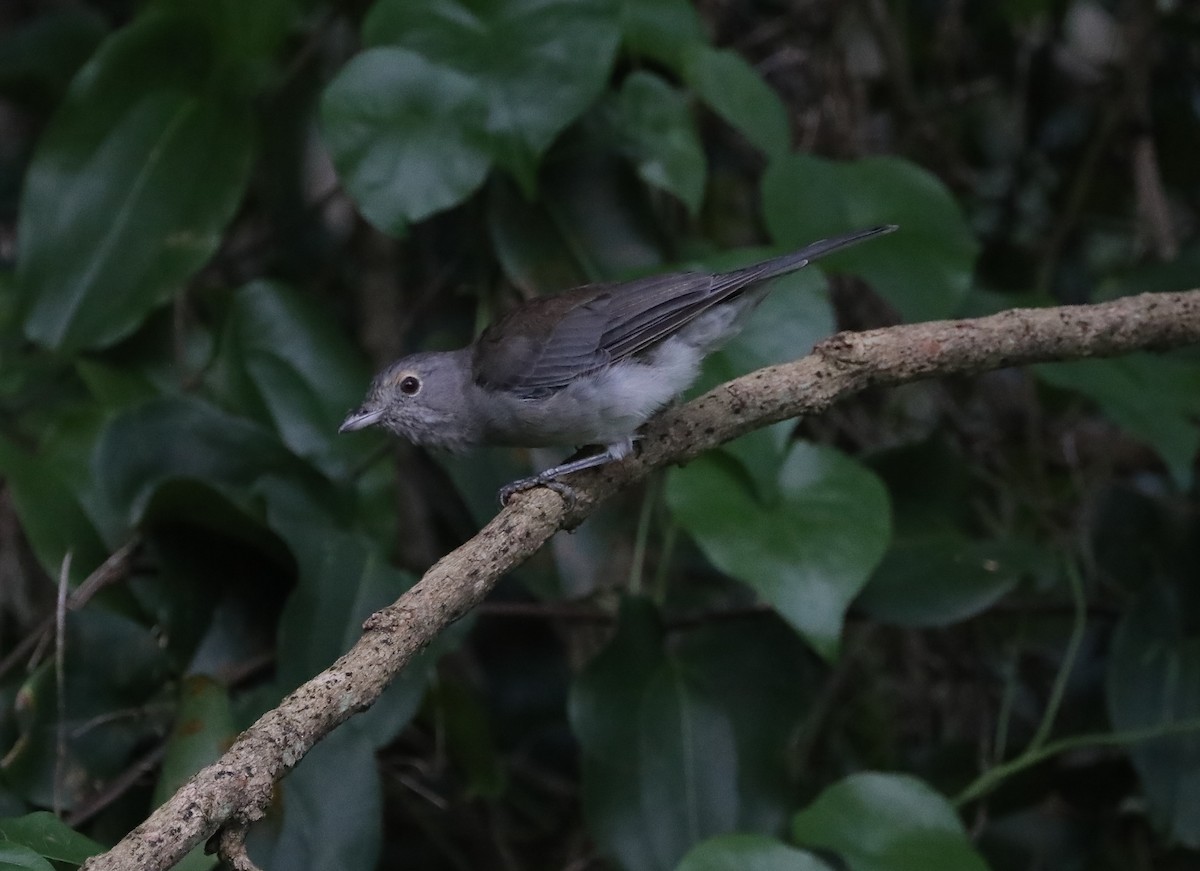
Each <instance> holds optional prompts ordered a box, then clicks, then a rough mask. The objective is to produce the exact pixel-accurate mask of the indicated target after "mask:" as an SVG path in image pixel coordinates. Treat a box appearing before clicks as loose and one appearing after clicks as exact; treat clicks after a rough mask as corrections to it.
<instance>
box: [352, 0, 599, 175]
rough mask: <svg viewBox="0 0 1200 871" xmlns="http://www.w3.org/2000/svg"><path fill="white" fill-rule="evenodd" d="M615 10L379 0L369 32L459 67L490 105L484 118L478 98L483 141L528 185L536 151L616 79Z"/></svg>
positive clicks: (571, 3)
mask: <svg viewBox="0 0 1200 871" xmlns="http://www.w3.org/2000/svg"><path fill="white" fill-rule="evenodd" d="M616 14H617V13H616V8H615V3H614V2H613V0H497V2H492V3H484V4H480V3H470V2H464V0H379V2H376V3H375V4H374V6H372V7H371V11H370V12H369V13H368V14H367V18H366V21H365V22H364V23H363V40H364V41H365V42H366V44H367V45H369V46H379V45H384V44H388V45H395V46H399V47H401V48H404V49H408V50H410V51H412V52H414V53H415V54H417V55H419V56H420V57H421V58H423V59H424V60H425V62H426V63H428V64H429V65H430V66H431V67H433V68H436V69H438V70H442V71H447V72H448V71H453V72H454V73H457V74H458V75H459V76H461V77H462V81H463V85H462V87H463V89H464V90H467V89H469V90H470V92H471V94H472V95H473V96H474V97H475V98H476V99H477V100H479V101H480V104H481V105H482V106H483V107H484V109H485V111H486V117H485V118H483V119H480V118H479V117H478V116H477V114H475V110H476V108H477V106H476V105H475V104H474V103H472V105H471V107H470V108H471V115H470V116H469V118H468V119H467V125H468V126H469V127H470V128H471V130H472V131H473V134H474V136H475V137H476V141H479V142H483V143H486V147H487V150H488V153H489V154H490V155H491V156H492V158H494V160H495V161H496V162H497V163H499V164H500V165H501V166H503V167H505V168H506V169H508V171H509V172H511V173H512V174H513V175H514V176H515V177H516V179H517V181H518V183H519V184H520V185H521V187H522V189H523V190H524V192H525V193H526V194H527V195H529V194H532V192H533V190H534V186H535V178H536V169H537V159H538V157H540V156H541V154H542V152H544V151H545V150H546V148H547V147H549V145H550V143H551V142H552V141H553V140H554V138H555V137H556V136H557V135H558V134H559V133H561V132H562V131H563V129H564V128H566V126H567V125H568V124H570V123H571V122H572V121H574V120H575V119H577V118H578V117H579V116H580V115H582V114H583V112H584V110H585V109H587V108H588V106H590V105H591V104H592V103H593V102H594V101H595V100H596V98H597V97H598V96H599V95H600V93H601V91H602V90H603V89H604V86H605V84H606V83H607V81H608V76H609V72H610V70H611V68H612V62H613V57H614V55H615V53H616V49H617V40H618V33H617V26H616ZM498 49H499V50H498ZM431 103H432V105H433V106H434V107H436V108H434V109H432V110H430V112H429V114H431V115H434V116H435V117H445V116H447V115H458V114H460V111H459V109H458V108H457V107H456V105H455V104H453V103H452V104H450V105H442V104H440V103H439V102H435V101H431ZM410 135H411V131H410ZM445 162H447V161H446V158H445V156H444V155H439V160H438V163H445ZM425 171H426V172H428V171H429V170H428V168H427V167H426V168H425Z"/></svg>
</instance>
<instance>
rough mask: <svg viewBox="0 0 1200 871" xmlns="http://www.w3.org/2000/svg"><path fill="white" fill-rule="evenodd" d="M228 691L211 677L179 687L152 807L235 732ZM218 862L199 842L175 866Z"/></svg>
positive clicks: (191, 869)
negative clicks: (176, 705)
mask: <svg viewBox="0 0 1200 871" xmlns="http://www.w3.org/2000/svg"><path fill="white" fill-rule="evenodd" d="M237 732H238V730H237V728H236V727H235V726H234V722H233V712H232V710H231V708H230V705H229V691H228V690H227V689H226V688H225V687H224V686H222V685H221V684H219V683H217V682H216V681H215V680H213V679H212V678H210V677H207V676H205V675H191V676H189V677H187V678H185V679H184V680H183V682H182V683H181V684H180V686H179V705H178V707H177V708H176V710H175V723H174V726H173V727H172V729H171V734H170V736H169V737H168V738H167V749H166V755H165V756H164V757H163V762H162V769H161V770H160V771H159V776H158V783H156V784H155V785H154V798H153V800H152V801H153V805H154V807H158V806H160V805H161V804H162V803H163V802H165V801H166V800H167V799H168V798H170V797H171V796H172V795H174V794H175V791H176V790H177V789H179V787H181V786H183V784H184V783H185V782H186V781H187V779H188V778H189V777H191V776H192V775H193V774H195V773H196V772H197V771H199V770H200V769H201V768H203V767H204V766H206V765H210V764H211V763H213V762H215V761H216V760H217V759H219V758H220V756H221V754H222V753H224V752H225V751H226V750H227V749H228V748H229V745H230V744H231V743H233V739H234V737H235V736H236V735H237ZM216 864H217V857H216V856H213V855H207V854H206V853H205V852H204V846H203V845H200V846H198V847H196V848H195V849H193V850H192V851H191V852H189V853H188V854H187V856H185V857H184V858H183V860H181V861H180V862H179V863H178V864H176V865H175V866H174V867H175V868H178V869H180V871H204V869H207V868H212V867H213V866H214V865H216Z"/></svg>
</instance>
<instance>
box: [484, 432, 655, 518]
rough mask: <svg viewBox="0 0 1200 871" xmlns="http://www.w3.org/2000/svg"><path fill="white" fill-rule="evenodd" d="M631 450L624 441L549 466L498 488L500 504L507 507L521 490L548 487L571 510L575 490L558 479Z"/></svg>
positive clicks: (631, 440)
mask: <svg viewBox="0 0 1200 871" xmlns="http://www.w3.org/2000/svg"><path fill="white" fill-rule="evenodd" d="M632 449H633V439H626V440H625V441H622V442H617V443H615V444H611V445H608V446H607V447H605V448H604V450H602V451H599V452H597V453H594V454H588V455H587V456H585V457H578V458H577V459H573V460H567V461H566V462H565V463H559V464H558V465H557V466H551V467H550V468H549V469H546V470H545V471H542V472H538V473H537V474H536V475H530V476H529V477H528V478H519V479H517V480H516V481H513V482H511V483H508V484H505V485H504V486H503V487H501V488H500V504H501V505H502V506H504V505H507V504H508V500H509V499H511V498H512V496H513V494H514V493H520V492H521V491H522V490H531V489H533V488H534V487H548V488H550V489H551V490H553V491H554V492H555V493H557V494H558V495H559V496H561V497H563V501H564V502H566V503H567V507H568V508H572V507H574V505H575V490H574V488H572V487H571V486H570V485H569V484H564V483H563V482H562V481H560V480H558V479H559V478H561V477H562V476H564V475H570V474H572V473H574V472H582V471H583V470H584V469H594V468H596V467H597V466H603V465H606V464H607V463H611V462H613V461H615V460H619V459H621V458H622V457H624V456H626V455H627V454H628V453H629V452H630V451H631V450H632Z"/></svg>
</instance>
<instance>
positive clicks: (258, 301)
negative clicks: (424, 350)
mask: <svg viewBox="0 0 1200 871" xmlns="http://www.w3.org/2000/svg"><path fill="white" fill-rule="evenodd" d="M225 342H226V347H225V348H224V351H225V356H224V359H223V362H224V363H225V365H226V366H230V367H236V368H237V369H238V370H240V371H239V373H238V374H239V375H241V376H242V378H244V381H245V383H243V384H237V385H228V386H231V387H233V390H234V393H235V395H237V396H238V398H239V399H240V400H241V401H240V402H238V406H239V407H242V408H246V409H247V410H249V409H253V408H256V407H261V408H262V409H263V411H264V414H263V417H264V419H265V420H267V421H269V422H270V423H272V424H273V425H274V428H275V430H276V431H277V432H278V433H279V436H280V438H281V439H282V440H283V443H284V444H285V445H287V446H288V448H290V449H291V450H292V451H293V452H294V453H296V454H298V455H299V456H302V457H306V458H308V459H311V460H314V461H315V462H317V463H318V464H319V465H320V466H321V467H322V469H323V470H324V471H325V472H326V474H329V475H332V476H336V477H342V476H345V475H347V474H348V472H349V469H350V468H351V467H352V466H353V465H354V464H356V463H357V462H358V460H359V457H360V454H361V445H359V444H356V443H355V441H354V440H351V439H346V438H344V437H339V436H338V433H337V428H338V425H339V424H340V423H341V422H342V419H343V418H344V417H345V415H346V412H347V411H349V410H350V409H351V408H354V407H355V406H356V405H357V404H358V402H359V401H360V400H361V398H362V392H363V388H364V385H365V384H366V382H367V376H368V373H367V371H366V367H365V366H364V365H363V364H362V361H361V357H360V355H359V353H358V352H357V351H356V350H355V349H354V348H353V346H352V345H351V344H350V342H349V341H348V340H347V338H346V335H345V333H344V332H343V331H342V330H341V329H340V328H339V327H338V326H337V324H336V322H335V321H334V320H333V319H332V318H331V317H330V315H329V312H327V311H325V310H323V309H322V308H321V307H319V306H318V305H316V304H315V303H313V302H312V301H310V300H309V299H307V298H305V297H303V296H301V295H300V294H299V293H297V292H296V291H295V290H292V289H291V288H289V287H287V286H286V285H283V284H280V283H277V282H268V281H255V282H252V283H250V284H248V285H246V286H245V287H244V288H242V289H241V290H240V291H238V293H237V294H236V295H235V296H234V299H233V306H232V308H231V309H230V311H229V313H228V319H227V322H226V335H225ZM228 378H229V379H230V380H233V375H232V374H231V373H230V374H228ZM238 380H239V381H240V380H242V379H238ZM238 388H241V389H238ZM247 394H249V395H247Z"/></svg>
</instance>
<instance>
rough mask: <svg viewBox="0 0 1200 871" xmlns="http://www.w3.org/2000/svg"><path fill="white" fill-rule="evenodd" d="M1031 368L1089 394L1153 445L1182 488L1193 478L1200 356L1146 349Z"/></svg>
mask: <svg viewBox="0 0 1200 871" xmlns="http://www.w3.org/2000/svg"><path fill="white" fill-rule="evenodd" d="M1033 371H1034V374H1035V375H1037V377H1038V378H1040V379H1041V380H1042V381H1045V382H1046V383H1047V384H1051V385H1053V386H1054V387H1058V388H1060V389H1063V390H1074V391H1076V392H1078V393H1082V394H1083V395H1084V396H1087V397H1088V398H1089V399H1091V400H1092V401H1093V402H1095V403H1096V404H1097V405H1098V406H1099V407H1100V410H1101V411H1103V412H1104V413H1105V414H1106V415H1107V416H1108V417H1109V418H1110V419H1111V420H1112V421H1113V422H1114V423H1116V424H1117V425H1118V426H1121V427H1123V428H1124V429H1126V430H1128V431H1129V432H1130V433H1131V434H1132V435H1134V436H1136V437H1137V438H1139V439H1142V440H1143V441H1145V442H1146V443H1147V444H1149V445H1150V446H1151V447H1153V448H1154V450H1155V451H1157V452H1158V455H1159V456H1160V457H1162V459H1163V462H1164V463H1165V464H1166V466H1167V471H1168V472H1169V473H1170V475H1171V478H1172V479H1173V480H1174V481H1175V483H1176V485H1177V486H1178V487H1179V488H1180V489H1181V490H1186V489H1187V488H1188V486H1189V485H1190V484H1191V481H1192V477H1193V473H1192V466H1193V464H1194V463H1195V460H1196V452H1197V451H1198V450H1200V361H1198V360H1191V359H1187V358H1185V357H1182V356H1179V357H1176V356H1159V355H1154V354H1146V353H1142V354H1128V355H1126V356H1123V357H1114V358H1113V359H1111V360H1079V361H1077V362H1073V363H1043V364H1040V365H1038V366H1034V367H1033Z"/></svg>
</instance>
